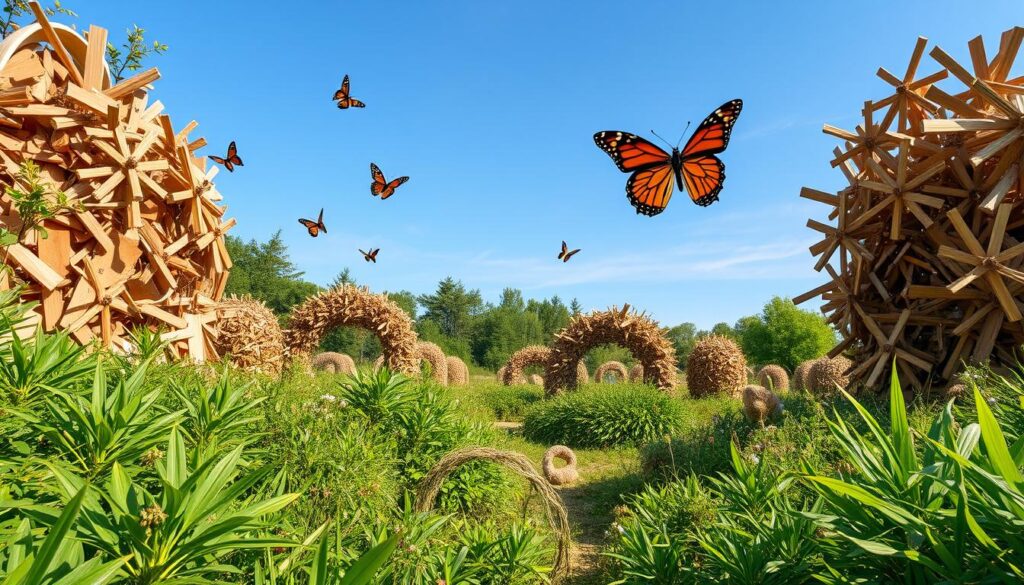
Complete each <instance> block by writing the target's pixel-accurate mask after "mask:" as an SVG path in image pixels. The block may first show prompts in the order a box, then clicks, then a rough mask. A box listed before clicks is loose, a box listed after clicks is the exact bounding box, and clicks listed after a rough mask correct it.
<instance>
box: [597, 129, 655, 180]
mask: <svg viewBox="0 0 1024 585" xmlns="http://www.w3.org/2000/svg"><path fill="white" fill-rule="evenodd" d="M594 142H595V143H596V144H597V145H598V146H599V147H600V148H601V150H603V151H605V152H606V153H607V154H608V156H610V157H612V160H613V161H614V162H615V166H617V167H619V170H620V171H622V172H624V173H628V172H630V171H636V170H639V169H644V168H649V167H652V166H658V165H664V164H669V163H670V162H671V157H669V154H668V153H667V152H665V151H664V150H662V149H660V148H658V147H657V146H655V145H654V144H651V143H650V142H649V141H647V140H646V139H644V138H641V137H639V136H637V135H636V134H630V133H629V132H617V131H614V130H606V131H604V132H598V133H597V134H594Z"/></svg>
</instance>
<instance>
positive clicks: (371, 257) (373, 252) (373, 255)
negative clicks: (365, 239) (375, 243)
mask: <svg viewBox="0 0 1024 585" xmlns="http://www.w3.org/2000/svg"><path fill="white" fill-rule="evenodd" d="M379 252H380V248H370V251H369V252H364V251H363V250H362V249H359V253H360V254H362V255H363V260H366V261H367V262H373V263H374V264H376V263H377V254H378V253H379Z"/></svg>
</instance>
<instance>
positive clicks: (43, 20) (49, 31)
mask: <svg viewBox="0 0 1024 585" xmlns="http://www.w3.org/2000/svg"><path fill="white" fill-rule="evenodd" d="M28 5H29V7H30V8H31V9H32V14H34V15H35V17H36V22H38V23H39V25H40V26H41V27H42V28H43V36H45V37H46V42H48V43H50V46H51V47H53V52H54V53H56V54H57V59H59V60H60V62H61V63H62V64H63V65H64V67H66V68H67V70H68V73H69V74H70V75H71V80H72V81H74V82H75V83H77V84H78V85H85V80H84V79H82V73H81V72H80V71H79V70H78V65H76V64H75V61H74V59H72V58H71V53H68V50H67V48H66V47H65V46H64V43H62V42H61V40H60V37H59V36H58V35H57V31H56V30H54V28H53V25H52V24H50V19H48V18H47V17H46V13H45V12H44V11H43V9H42V7H40V6H39V3H38V2H35V1H34V0H33V1H32V2H29V4H28Z"/></svg>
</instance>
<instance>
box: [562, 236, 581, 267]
mask: <svg viewBox="0 0 1024 585" xmlns="http://www.w3.org/2000/svg"><path fill="white" fill-rule="evenodd" d="M579 251H580V249H579V248H576V249H575V250H573V251H571V252H570V251H569V246H567V245H566V244H565V240H562V251H561V252H559V253H558V259H559V260H561V261H562V262H568V261H569V258H572V257H573V256H574V255H575V254H576V253H577V252H579Z"/></svg>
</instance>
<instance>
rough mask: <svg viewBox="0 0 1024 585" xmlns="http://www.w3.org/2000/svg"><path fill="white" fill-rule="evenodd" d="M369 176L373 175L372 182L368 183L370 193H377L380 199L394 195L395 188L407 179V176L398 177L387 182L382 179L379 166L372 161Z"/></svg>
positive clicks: (382, 174)
mask: <svg viewBox="0 0 1024 585" xmlns="http://www.w3.org/2000/svg"><path fill="white" fill-rule="evenodd" d="M370 176H371V177H373V182H372V183H370V193H372V194H373V195H379V196H380V198H381V200H384V199H387V198H388V197H391V196H392V195H394V194H395V189H397V188H398V186H399V185H401V184H402V183H404V182H406V181H408V180H409V177H398V178H397V179H395V180H393V181H391V182H390V183H389V182H387V180H385V179H384V173H382V172H381V171H380V167H378V166H377V165H375V164H373V163H370Z"/></svg>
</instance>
